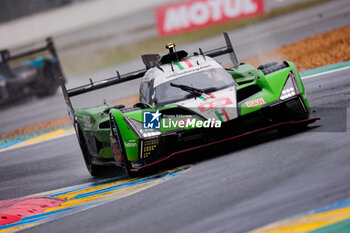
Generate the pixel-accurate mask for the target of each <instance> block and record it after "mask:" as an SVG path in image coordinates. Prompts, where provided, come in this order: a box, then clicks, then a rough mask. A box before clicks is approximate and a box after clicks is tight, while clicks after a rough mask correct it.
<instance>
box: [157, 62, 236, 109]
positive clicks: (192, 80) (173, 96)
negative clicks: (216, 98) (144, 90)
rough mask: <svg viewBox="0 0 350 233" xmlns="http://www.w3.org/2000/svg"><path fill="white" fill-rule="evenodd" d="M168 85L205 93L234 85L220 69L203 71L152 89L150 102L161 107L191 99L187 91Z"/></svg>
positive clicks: (228, 76)
mask: <svg viewBox="0 0 350 233" xmlns="http://www.w3.org/2000/svg"><path fill="white" fill-rule="evenodd" d="M170 83H175V84H178V85H186V86H191V87H195V88H198V89H201V90H203V91H204V92H205V93H210V92H214V91H218V90H221V89H224V88H227V87H230V86H234V85H236V83H235V81H234V79H233V78H232V76H231V75H230V74H229V73H227V72H226V71H225V70H224V69H222V68H216V69H210V70H205V71H202V72H197V73H193V74H189V75H186V76H183V77H180V78H177V79H175V80H174V79H173V80H171V81H168V82H166V83H162V84H160V85H158V86H156V87H155V88H154V91H155V93H154V97H153V98H152V102H154V101H155V102H156V104H157V105H158V106H161V105H165V104H170V103H174V102H178V101H181V100H185V99H189V98H193V95H191V94H190V93H188V92H187V91H184V90H181V89H179V88H176V87H173V86H171V85H170Z"/></svg>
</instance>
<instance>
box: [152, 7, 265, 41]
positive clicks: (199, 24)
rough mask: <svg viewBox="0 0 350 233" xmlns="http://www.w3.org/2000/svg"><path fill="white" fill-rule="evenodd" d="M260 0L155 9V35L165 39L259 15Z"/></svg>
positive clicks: (260, 10) (262, 11) (261, 9)
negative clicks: (156, 31)
mask: <svg viewBox="0 0 350 233" xmlns="http://www.w3.org/2000/svg"><path fill="white" fill-rule="evenodd" d="M264 11H265V9H264V0H191V1H184V2H179V3H174V4H171V5H166V6H161V7H158V8H156V11H155V14H156V22H157V29H158V35H160V36H166V35H171V34H176V33H180V32H185V31H190V30H193V29H198V28H203V27H207V26H210V25H213V24H217V23H222V22H227V21H230V20H235V19H241V18H244V17H248V16H253V15H258V14H263V13H264Z"/></svg>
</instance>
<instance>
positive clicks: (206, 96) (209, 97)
mask: <svg viewBox="0 0 350 233" xmlns="http://www.w3.org/2000/svg"><path fill="white" fill-rule="evenodd" d="M198 98H199V99H201V100H203V101H207V100H210V99H215V96H214V94H211V93H209V94H205V93H203V94H202V95H201V96H199V97H198Z"/></svg>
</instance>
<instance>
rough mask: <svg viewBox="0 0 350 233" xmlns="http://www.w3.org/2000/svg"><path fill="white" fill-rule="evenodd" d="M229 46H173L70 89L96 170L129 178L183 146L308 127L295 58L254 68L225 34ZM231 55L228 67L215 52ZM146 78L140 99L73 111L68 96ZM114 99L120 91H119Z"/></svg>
mask: <svg viewBox="0 0 350 233" xmlns="http://www.w3.org/2000/svg"><path fill="white" fill-rule="evenodd" d="M224 37H225V41H226V46H225V47H222V48H219V49H214V50H211V51H209V52H203V51H202V50H201V49H200V50H199V53H194V54H193V55H192V56H189V55H188V54H187V52H185V51H183V50H181V51H176V50H175V45H174V44H168V45H167V47H166V48H167V49H169V52H168V53H167V54H166V55H164V56H162V57H161V56H159V55H158V54H146V55H142V60H143V62H144V64H145V66H146V69H144V70H139V71H135V72H132V73H129V74H126V75H122V76H121V75H119V73H118V76H117V77H114V78H110V79H107V80H104V81H101V82H98V83H91V84H89V85H85V86H82V87H77V88H74V89H71V90H67V89H66V87H65V85H64V82H61V86H62V90H63V94H64V97H65V101H66V104H67V106H68V113H69V116H70V117H71V119H72V121H73V124H74V127H75V129H76V133H77V137H78V140H79V143H80V147H81V150H82V153H83V156H84V159H85V162H86V165H87V168H88V170H89V172H90V173H91V175H92V176H103V175H106V173H107V172H108V169H106V166H115V165H116V166H118V167H121V168H124V169H125V170H126V171H127V173H128V174H129V175H130V176H134V175H137V174H138V172H140V171H142V170H143V169H145V168H147V167H149V166H152V165H155V164H157V163H160V162H161V161H163V160H165V159H167V158H170V157H171V156H174V155H176V154H179V153H181V152H184V151H188V150H192V149H194V148H198V147H203V146H207V145H211V144H214V143H219V142H222V141H226V140H229V139H232V138H235V137H239V136H242V135H244V134H246V133H247V132H253V131H254V132H255V131H260V130H265V129H270V128H279V129H284V128H285V127H286V126H288V125H291V124H292V125H295V124H298V125H302V126H305V125H307V124H309V123H311V122H313V121H315V119H309V112H310V106H309V104H308V101H307V97H306V94H305V89H304V86H303V83H302V80H301V78H300V75H299V73H298V71H297V69H296V67H295V66H294V64H293V63H291V62H288V61H284V62H283V63H281V64H278V63H277V62H270V63H266V64H263V65H260V66H259V67H258V68H255V67H253V66H251V65H249V64H246V63H240V64H239V63H238V60H237V57H236V55H235V53H234V50H233V48H232V44H231V42H230V39H229V37H228V35H227V33H224ZM224 54H229V55H230V58H231V60H232V63H233V66H232V67H231V68H224V67H222V66H221V65H220V64H219V63H217V62H216V61H215V60H214V59H213V57H216V56H220V55H224ZM137 78H141V83H140V93H139V94H140V95H139V98H140V100H139V103H138V104H135V105H133V106H131V107H125V106H124V105H116V106H109V105H108V104H103V105H100V106H96V107H91V108H85V109H77V110H75V109H74V108H73V106H72V104H71V102H70V97H72V96H75V95H79V94H83V93H86V92H89V91H93V90H97V89H100V88H104V87H107V86H110V85H116V84H119V83H121V82H125V81H129V80H133V79H137ZM116 98H117V96H116Z"/></svg>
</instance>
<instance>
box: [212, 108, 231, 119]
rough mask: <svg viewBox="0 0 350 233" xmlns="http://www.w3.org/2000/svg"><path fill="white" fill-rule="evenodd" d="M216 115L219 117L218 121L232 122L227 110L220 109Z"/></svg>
mask: <svg viewBox="0 0 350 233" xmlns="http://www.w3.org/2000/svg"><path fill="white" fill-rule="evenodd" d="M214 113H215V115H216V116H217V117H218V119H219V120H220V121H221V122H225V121H229V120H230V117H229V115H228V114H227V112H226V110H225V109H220V110H218V111H215V112H214Z"/></svg>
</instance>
